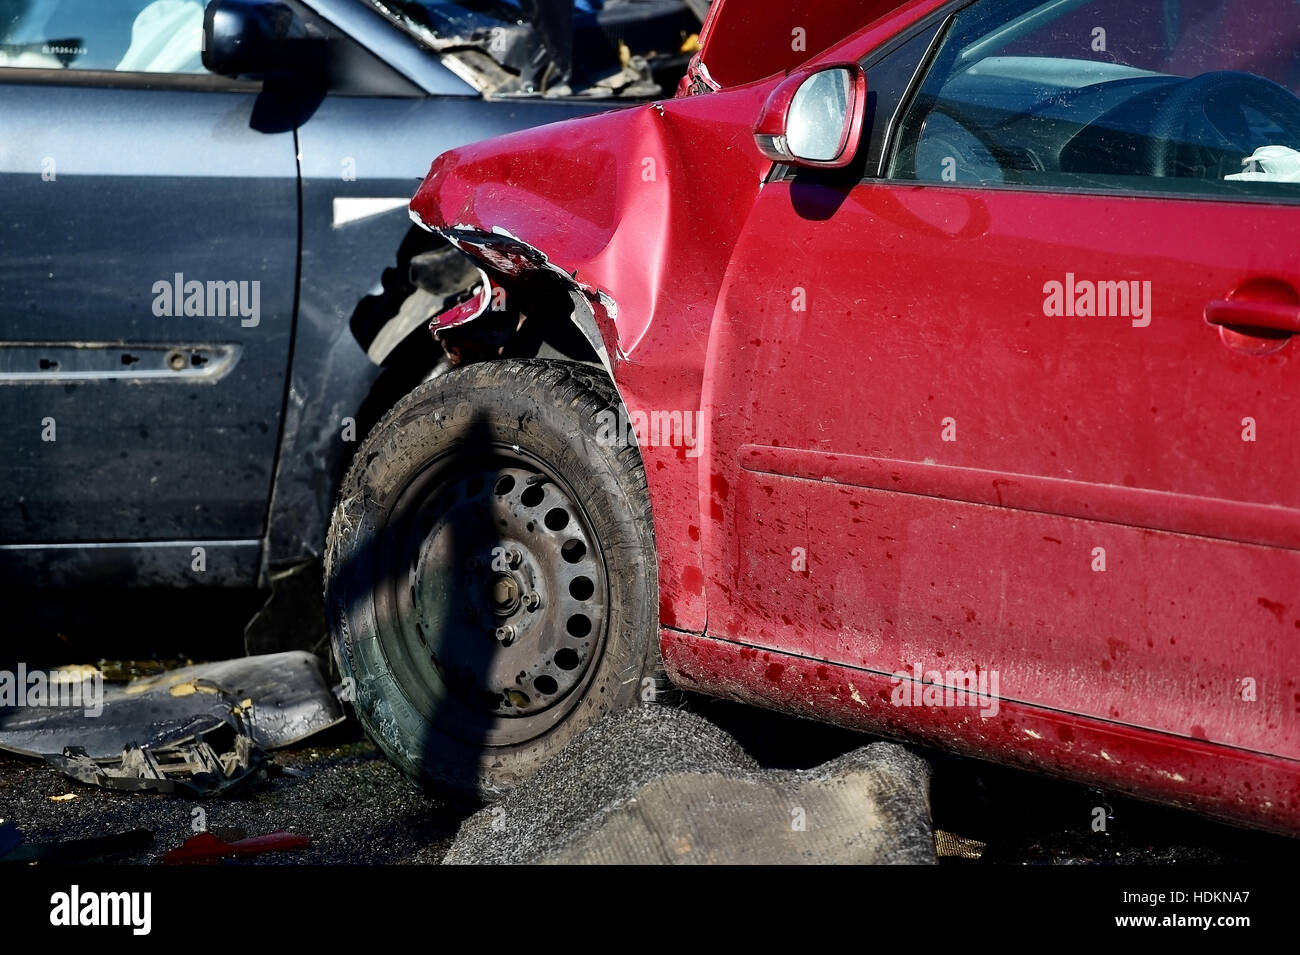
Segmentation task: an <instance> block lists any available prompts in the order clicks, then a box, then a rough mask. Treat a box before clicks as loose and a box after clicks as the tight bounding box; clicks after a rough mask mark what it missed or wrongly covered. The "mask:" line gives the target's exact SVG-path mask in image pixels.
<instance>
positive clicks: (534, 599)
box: [524, 590, 542, 610]
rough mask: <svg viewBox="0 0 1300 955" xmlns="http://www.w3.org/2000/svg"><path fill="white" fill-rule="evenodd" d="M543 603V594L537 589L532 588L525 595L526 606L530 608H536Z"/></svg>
mask: <svg viewBox="0 0 1300 955" xmlns="http://www.w3.org/2000/svg"><path fill="white" fill-rule="evenodd" d="M541 605H542V595H541V594H539V593H538V592H537V591H535V590H530V591H529V592H528V593H527V594H525V595H524V606H525V607H527V608H528V609H529V610H536V609H537V608H538V607H540V606H541Z"/></svg>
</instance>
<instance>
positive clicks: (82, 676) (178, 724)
mask: <svg viewBox="0 0 1300 955" xmlns="http://www.w3.org/2000/svg"><path fill="white" fill-rule="evenodd" d="M58 672H59V674H60V675H61V679H67V674H69V673H71V674H73V675H74V676H75V677H76V679H78V680H79V681H80V682H81V684H82V685H81V686H80V687H78V692H77V694H76V695H75V698H76V699H77V700H78V703H79V705H78V706H26V707H23V706H13V707H8V708H4V709H0V749H7V750H10V751H11V752H15V753H20V754H23V755H27V756H39V757H42V758H44V759H45V760H46V761H48V762H49V763H50V764H51V765H53V766H54V767H55V768H56V769H58V770H59V771H60V772H62V773H64V774H65V775H67V776H69V777H70V778H72V779H75V780H77V781H78V782H82V783H85V784H87V785H91V786H101V787H104V788H107V789H116V790H120V791H125V792H146V791H150V792H160V793H167V794H176V793H184V794H185V795H188V796H215V795H227V794H229V793H231V792H232V791H235V790H237V789H241V788H247V787H248V786H251V785H253V784H256V783H258V782H260V781H261V780H263V779H264V778H265V775H266V771H267V766H268V758H267V756H266V751H267V750H273V749H279V748H282V747H285V746H291V745H293V744H295V743H299V742H301V741H303V740H304V739H306V738H307V737H309V736H312V735H313V734H315V733H319V732H321V731H323V730H326V729H329V728H330V727H332V726H335V725H337V724H338V723H339V722H341V721H342V720H343V719H344V714H343V708H342V704H341V703H340V702H339V700H338V699H337V698H336V696H335V695H334V692H333V691H332V690H331V689H330V687H329V684H328V683H327V682H326V680H325V676H324V674H323V673H322V672H321V668H320V663H319V661H318V660H317V658H316V657H314V656H312V655H311V654H309V653H304V652H300V651H293V652H288V653H275V654H266V655H262V656H252V657H243V658H240V659H235V660H224V661H220V662H217V663H203V664H198V665H194V666H187V667H182V668H180V669H175V670H170V671H167V672H163V673H158V674H155V675H150V676H143V677H138V678H135V679H131V680H130V681H129V682H126V683H124V684H120V685H109V686H105V685H104V682H103V674H102V672H101V671H99V670H97V669H96V668H93V667H78V668H65V669H63V670H60V671H58ZM90 716H93V717H94V718H93V719H90V718H88V717H90Z"/></svg>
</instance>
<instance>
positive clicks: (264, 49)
mask: <svg viewBox="0 0 1300 955" xmlns="http://www.w3.org/2000/svg"><path fill="white" fill-rule="evenodd" d="M308 45H310V40H309V39H308V35H307V29H306V27H305V26H304V25H303V22H302V21H301V20H300V19H299V18H298V15H297V14H296V13H294V11H293V10H292V9H291V8H290V7H288V6H286V5H285V4H283V3H276V2H273V0H212V2H211V3H209V4H208V6H207V10H206V11H204V14H203V65H204V67H205V68H207V70H208V71H209V72H212V73H218V74H220V75H222V76H239V77H248V78H250V79H269V78H272V77H280V76H286V75H289V74H291V73H293V72H295V71H296V70H297V69H298V68H299V66H300V65H301V63H302V61H303V56H304V54H305V52H306V48H307V46H308Z"/></svg>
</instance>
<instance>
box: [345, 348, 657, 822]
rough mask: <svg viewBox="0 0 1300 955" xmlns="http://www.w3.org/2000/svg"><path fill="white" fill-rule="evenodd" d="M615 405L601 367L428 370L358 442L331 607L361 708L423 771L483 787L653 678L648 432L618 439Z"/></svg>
mask: <svg viewBox="0 0 1300 955" xmlns="http://www.w3.org/2000/svg"><path fill="white" fill-rule="evenodd" d="M620 406H621V403H620V399H619V397H618V393H617V391H615V389H614V386H613V384H612V383H611V382H610V381H609V379H608V378H607V377H606V376H605V375H603V374H602V373H601V372H599V371H597V370H596V369H591V368H588V367H585V366H582V365H578V364H574V363H570V362H557V361H542V360H503V361H495V362H484V363H480V364H474V365H470V366H468V367H465V368H460V369H456V370H455V371H451V372H448V373H447V374H445V375H440V376H438V377H436V378H434V379H432V380H430V381H426V382H424V383H423V384H421V385H420V386H419V387H417V388H416V389H415V390H414V391H412V392H411V393H410V394H408V395H407V396H406V397H405V398H403V399H402V400H401V401H400V402H398V404H397V405H396V406H395V407H394V408H393V409H392V410H391V411H389V413H388V414H387V415H386V416H385V417H384V418H383V419H382V420H381V421H380V422H379V424H378V425H376V426H375V428H374V430H373V431H372V432H371V433H370V435H369V436H368V437H367V438H366V440H365V442H364V443H363V444H362V446H361V448H360V449H359V450H358V451H357V454H356V456H355V458H354V459H353V462H352V466H351V468H350V470H349V472H348V475H347V477H346V478H345V479H344V482H343V485H342V487H341V490H340V495H339V501H338V505H337V506H336V507H335V509H334V514H333V519H332V521H331V524H330V532H329V539H328V543H327V547H326V559H325V600H326V614H327V619H328V622H329V629H330V635H331V639H332V643H333V648H334V654H335V658H336V660H337V662H338V665H339V669H340V671H341V673H342V675H343V677H344V680H345V683H344V686H345V690H347V691H350V696H351V699H352V702H353V704H354V706H355V709H356V712H357V716H358V717H359V719H360V720H361V722H362V724H363V726H364V727H365V729H366V731H367V732H368V733H369V734H370V736H371V737H372V738H373V739H374V741H375V742H376V744H377V745H378V746H379V747H380V748H381V749H382V750H383V751H384V752H385V754H387V755H388V757H389V758H390V759H392V761H393V762H394V763H396V764H397V765H398V766H399V767H400V768H401V769H402V770H403V771H404V772H405V773H406V774H407V775H408V776H409V777H410V778H411V779H413V780H415V781H416V782H418V783H420V784H422V785H424V786H426V787H428V788H431V789H434V790H438V791H441V792H444V793H452V794H456V795H460V796H468V797H471V798H474V799H478V800H487V799H491V798H492V797H494V796H496V795H498V794H500V793H502V792H504V791H505V790H507V789H509V788H511V787H512V786H514V785H516V784H517V783H519V782H520V781H522V780H524V779H526V778H527V777H529V776H530V775H532V774H533V773H534V772H536V770H537V769H538V768H539V767H540V766H541V765H542V764H543V763H545V762H546V761H547V760H548V759H550V758H551V757H552V756H553V755H554V754H555V753H556V752H558V751H559V750H560V749H561V748H563V746H564V745H565V744H566V743H567V742H568V741H569V740H570V739H571V738H572V737H573V736H574V735H575V734H577V733H578V732H580V731H581V730H582V729H584V728H585V727H586V726H588V725H590V724H591V723H593V722H594V721H595V720H597V719H598V718H599V717H601V716H603V715H605V714H607V713H609V712H612V711H615V710H621V709H627V708H630V707H632V706H635V705H639V704H640V702H641V700H642V696H643V687H655V686H657V681H658V679H659V677H658V674H657V671H656V665H657V663H658V631H657V627H658V622H659V620H658V580H657V568H658V563H657V559H656V554H655V547H654V535H653V527H652V523H651V513H650V498H649V493H648V491H647V488H646V479H645V470H644V467H643V465H642V462H641V456H640V452H639V451H638V449H637V448H636V447H635V445H634V444H632V445H629V446H618V445H616V444H615V443H614V442H611V441H610V440H609V435H610V434H611V431H610V430H609V429H608V422H610V421H611V420H615V421H616V420H619V419H618V417H617V416H618V413H619V409H620ZM609 416H613V417H612V418H611V417H609ZM603 422H604V423H606V424H605V429H604V430H602V423H603ZM602 438H603V439H604V440H602ZM647 679H649V680H650V681H654V682H651V683H649V684H645V683H643V681H645V680H647ZM644 695H645V696H647V697H653V696H654V693H653V692H646V693H645V694H644Z"/></svg>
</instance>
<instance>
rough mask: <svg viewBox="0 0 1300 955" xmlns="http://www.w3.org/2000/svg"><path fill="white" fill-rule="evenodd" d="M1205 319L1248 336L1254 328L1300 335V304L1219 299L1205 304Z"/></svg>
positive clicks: (1212, 323)
mask: <svg viewBox="0 0 1300 955" xmlns="http://www.w3.org/2000/svg"><path fill="white" fill-rule="evenodd" d="M1205 320H1206V321H1207V322H1209V323H1210V324H1211V325H1226V326H1227V327H1228V328H1230V329H1232V330H1233V331H1235V332H1241V333H1243V334H1247V335H1249V334H1250V329H1252V328H1267V329H1271V330H1273V331H1278V332H1285V333H1286V334H1288V335H1295V334H1300V305H1288V304H1282V303H1279V302H1251V301H1242V300H1236V301H1230V300H1228V299H1217V300H1215V301H1213V302H1211V303H1210V304H1209V305H1207V306H1205Z"/></svg>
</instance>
